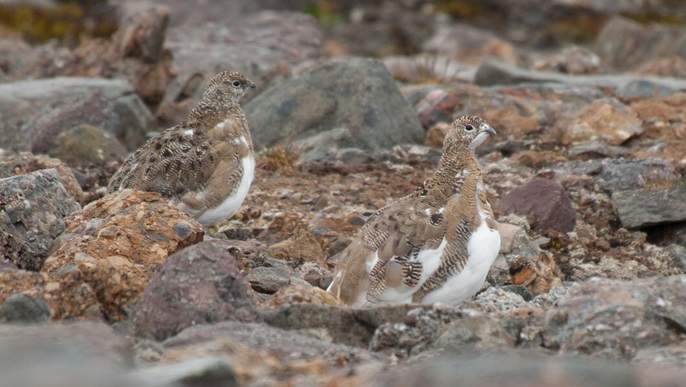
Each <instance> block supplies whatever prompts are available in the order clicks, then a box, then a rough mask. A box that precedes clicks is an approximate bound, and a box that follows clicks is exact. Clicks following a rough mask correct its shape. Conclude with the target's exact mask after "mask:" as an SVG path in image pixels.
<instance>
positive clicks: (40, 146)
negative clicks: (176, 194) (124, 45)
mask: <svg viewBox="0 0 686 387" xmlns="http://www.w3.org/2000/svg"><path fill="white" fill-rule="evenodd" d="M132 94H133V89H132V87H131V85H130V84H129V83H127V82H126V81H122V80H108V79H96V78H80V77H56V78H50V79H38V80H25V81H19V82H12V83H5V84H1V85H0V116H2V117H3V120H4V121H5V124H4V125H3V127H0V130H4V132H3V133H0V134H1V135H2V136H0V139H2V140H0V147H3V148H8V149H11V150H15V151H24V150H28V149H30V148H34V147H35V148H36V149H37V150H40V151H47V149H49V148H50V146H51V144H52V141H53V139H54V136H56V135H57V134H58V133H59V132H61V131H62V130H67V129H71V128H73V127H74V126H76V125H79V124H83V123H90V124H93V125H95V126H99V127H101V128H103V129H105V130H108V129H109V130H111V131H112V132H110V133H112V134H114V135H115V136H116V137H117V138H118V139H119V140H120V141H121V142H122V144H123V145H124V146H126V147H127V149H129V150H133V149H137V148H138V147H139V146H140V145H142V144H143V142H144V141H145V132H146V131H148V130H149V129H150V128H151V127H152V124H153V121H154V118H153V116H152V114H151V113H150V111H148V110H147V108H145V107H144V106H143V105H142V104H141V105H140V106H142V108H140V109H138V110H135V111H134V110H132V109H131V107H130V105H131V102H130V101H131V99H132V98H134V99H135V98H137V97H135V96H132ZM112 112H114V113H112ZM29 117H31V118H30V119H29ZM124 123H126V124H128V126H127V127H123V126H118V125H119V124H122V125H123V124H124ZM20 128H21V129H20ZM17 132H19V133H22V134H23V135H26V136H27V137H26V140H24V143H23V144H16V143H12V142H5V139H12V138H15V137H16V136H15V135H14V133H17ZM29 133H30V135H29ZM5 134H7V137H5ZM33 136H37V137H33Z"/></svg>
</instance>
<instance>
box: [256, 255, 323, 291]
mask: <svg viewBox="0 0 686 387" xmlns="http://www.w3.org/2000/svg"><path fill="white" fill-rule="evenodd" d="M245 280H246V281H248V283H249V284H250V287H251V288H252V290H254V291H256V292H258V293H266V294H274V293H276V292H277V291H278V290H279V289H282V288H285V287H287V286H289V285H297V284H299V285H303V286H306V287H309V284H308V283H307V281H305V280H303V279H301V278H300V277H299V275H298V273H296V272H295V270H293V269H292V268H291V267H290V266H288V264H287V262H286V261H282V260H280V259H267V261H266V262H265V265H264V266H258V267H255V268H252V269H250V271H248V273H247V274H246V276H245Z"/></svg>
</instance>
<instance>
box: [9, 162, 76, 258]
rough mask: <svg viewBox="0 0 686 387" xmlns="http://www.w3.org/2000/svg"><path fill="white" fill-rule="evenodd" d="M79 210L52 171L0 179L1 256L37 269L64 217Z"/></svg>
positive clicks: (63, 227)
mask: <svg viewBox="0 0 686 387" xmlns="http://www.w3.org/2000/svg"><path fill="white" fill-rule="evenodd" d="M80 208H81V207H80V206H79V203H77V202H76V201H75V200H74V198H73V197H72V196H71V195H70V194H69V193H68V192H67V190H66V189H65V188H64V186H63V185H62V183H61V182H60V178H59V175H58V173H57V171H55V170H54V169H44V170H40V171H36V172H33V173H30V174H27V175H20V176H14V177H8V178H5V179H0V255H2V256H4V257H7V258H9V259H11V260H12V261H14V263H15V264H16V265H17V266H18V267H19V268H21V269H27V270H40V268H41V266H42V265H43V262H44V261H45V259H46V258H47V256H48V251H49V249H50V245H51V244H52V242H53V240H54V239H55V238H56V237H57V236H58V235H60V234H61V233H62V231H64V229H65V223H64V218H66V217H67V216H68V215H69V214H71V213H72V212H74V211H77V210H79V209H80Z"/></svg>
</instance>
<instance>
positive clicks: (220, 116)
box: [183, 100, 245, 130]
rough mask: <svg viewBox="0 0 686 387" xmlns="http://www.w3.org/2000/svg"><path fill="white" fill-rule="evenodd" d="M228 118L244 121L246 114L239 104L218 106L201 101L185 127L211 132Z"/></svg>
mask: <svg viewBox="0 0 686 387" xmlns="http://www.w3.org/2000/svg"><path fill="white" fill-rule="evenodd" d="M227 118H232V119H244V118H245V113H243V109H241V106H240V105H239V104H237V103H234V104H230V105H224V106H217V105H216V104H209V103H206V102H205V101H203V100H201V101H200V102H199V103H198V105H197V106H196V107H195V108H193V110H191V112H190V113H189V114H188V117H187V118H186V120H185V121H184V122H183V125H184V126H188V127H196V128H198V129H200V130H210V129H212V128H214V127H215V126H216V125H217V124H219V123H220V122H222V121H224V120H225V119H227Z"/></svg>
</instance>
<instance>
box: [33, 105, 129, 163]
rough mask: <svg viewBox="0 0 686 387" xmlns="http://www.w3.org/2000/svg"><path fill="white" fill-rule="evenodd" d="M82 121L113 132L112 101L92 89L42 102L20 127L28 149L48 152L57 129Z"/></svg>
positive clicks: (115, 125) (115, 124)
mask: <svg viewBox="0 0 686 387" xmlns="http://www.w3.org/2000/svg"><path fill="white" fill-rule="evenodd" d="M82 124H86V125H92V126H97V127H100V128H102V129H103V130H104V131H105V132H106V133H113V134H115V133H116V131H117V129H118V128H119V127H120V123H119V116H117V115H116V114H115V113H114V105H113V103H112V102H111V101H110V100H108V99H107V98H106V97H105V96H103V95H102V94H100V93H99V92H96V93H93V94H90V95H87V96H85V97H81V96H77V97H72V98H67V99H63V100H57V101H54V102H53V103H50V104H48V105H46V106H44V107H43V108H42V109H41V110H39V111H37V112H36V113H35V114H34V115H32V116H31V118H29V119H28V121H27V122H26V123H25V124H24V125H23V126H22V128H21V131H22V133H23V134H24V136H25V137H26V140H27V141H28V143H29V146H30V151H31V152H32V153H48V151H49V150H51V148H53V146H54V144H55V138H56V137H57V136H58V135H59V134H60V133H62V132H63V131H66V130H69V129H72V128H74V127H76V126H78V125H82Z"/></svg>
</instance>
